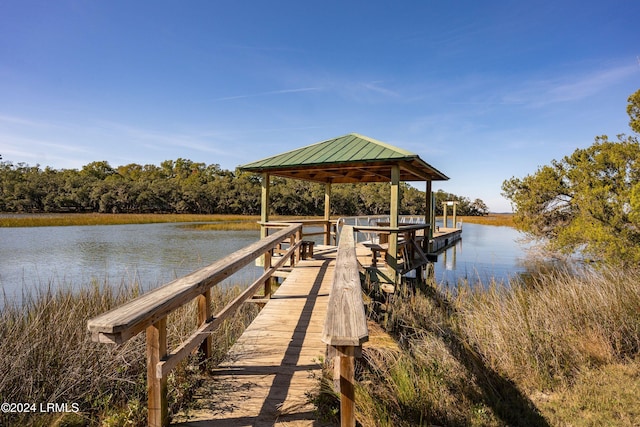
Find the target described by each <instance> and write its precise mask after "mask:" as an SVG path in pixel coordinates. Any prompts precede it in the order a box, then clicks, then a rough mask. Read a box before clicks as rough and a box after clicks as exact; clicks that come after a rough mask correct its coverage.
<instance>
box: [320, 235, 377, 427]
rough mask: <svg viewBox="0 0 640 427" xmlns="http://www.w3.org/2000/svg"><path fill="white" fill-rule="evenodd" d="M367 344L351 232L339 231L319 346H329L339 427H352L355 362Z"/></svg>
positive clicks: (358, 274)
mask: <svg viewBox="0 0 640 427" xmlns="http://www.w3.org/2000/svg"><path fill="white" fill-rule="evenodd" d="M368 340H369V330H368V327H367V317H366V314H365V311H364V303H363V300H362V288H361V285H360V272H359V271H358V259H357V257H356V249H355V238H354V230H353V227H352V226H350V225H345V226H343V227H342V231H341V232H340V244H339V245H338V255H337V259H336V266H335V270H334V276H333V284H332V287H331V293H330V295H329V302H328V305H327V315H326V317H325V322H324V329H323V332H322V342H324V343H325V344H327V345H328V346H330V348H331V349H332V353H333V354H335V359H334V375H335V377H334V378H335V379H337V380H338V381H339V387H340V394H341V398H340V420H341V425H342V426H343V427H345V426H350V427H351V426H353V427H355V425H356V421H355V378H354V371H355V358H356V357H359V356H360V354H361V350H362V343H363V342H365V341H368Z"/></svg>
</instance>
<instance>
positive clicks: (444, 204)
mask: <svg viewBox="0 0 640 427" xmlns="http://www.w3.org/2000/svg"><path fill="white" fill-rule="evenodd" d="M442 228H447V202H442Z"/></svg>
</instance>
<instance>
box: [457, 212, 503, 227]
mask: <svg viewBox="0 0 640 427" xmlns="http://www.w3.org/2000/svg"><path fill="white" fill-rule="evenodd" d="M459 218H460V220H461V221H462V223H463V224H464V223H465V222H468V223H471V224H482V225H495V226H502V227H513V226H514V225H515V224H514V223H513V214H489V215H484V216H461V217H459ZM463 227H464V225H463Z"/></svg>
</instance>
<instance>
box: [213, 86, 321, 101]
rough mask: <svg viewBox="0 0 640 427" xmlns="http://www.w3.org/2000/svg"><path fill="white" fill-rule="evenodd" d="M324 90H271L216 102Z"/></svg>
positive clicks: (224, 98) (308, 88) (225, 97)
mask: <svg viewBox="0 0 640 427" xmlns="http://www.w3.org/2000/svg"><path fill="white" fill-rule="evenodd" d="M319 90H322V89H321V88H319V87H303V88H298V89H281V90H271V91H268V92H258V93H251V94H244V95H235V96H224V97H222V98H216V99H214V101H231V100H234V99H244V98H256V97H259V96H271V95H283V94H287V93H300V92H315V91H319Z"/></svg>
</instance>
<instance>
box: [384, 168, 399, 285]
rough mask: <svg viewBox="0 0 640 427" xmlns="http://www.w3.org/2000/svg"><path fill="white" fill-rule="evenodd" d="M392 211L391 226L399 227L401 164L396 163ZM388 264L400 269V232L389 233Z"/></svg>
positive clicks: (392, 174)
mask: <svg viewBox="0 0 640 427" xmlns="http://www.w3.org/2000/svg"><path fill="white" fill-rule="evenodd" d="M390 207H391V211H390V214H389V226H390V227H391V228H396V229H397V228H398V212H399V210H400V166H399V165H397V164H395V165H393V166H392V167H391V206H390ZM387 265H388V266H389V267H391V270H392V271H396V272H397V271H398V233H391V234H389V251H388V252H387ZM394 281H395V282H396V284H398V283H399V275H398V274H397V273H396V274H395V277H394Z"/></svg>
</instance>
